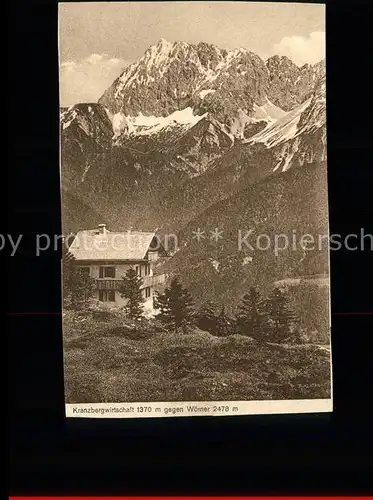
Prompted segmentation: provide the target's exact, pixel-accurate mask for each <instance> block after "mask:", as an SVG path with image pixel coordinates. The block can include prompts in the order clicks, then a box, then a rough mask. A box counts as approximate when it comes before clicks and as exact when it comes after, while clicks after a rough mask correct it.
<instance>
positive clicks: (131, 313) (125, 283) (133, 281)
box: [120, 268, 144, 320]
mask: <svg viewBox="0 0 373 500" xmlns="http://www.w3.org/2000/svg"><path fill="white" fill-rule="evenodd" d="M141 285H142V279H141V278H140V277H139V276H138V275H137V273H136V270H135V269H133V268H130V269H128V270H127V271H126V274H125V275H124V276H122V283H121V287H120V295H121V297H122V298H124V299H127V302H126V304H125V306H124V308H123V309H124V311H125V312H126V314H127V316H128V317H129V318H130V319H133V320H137V319H139V318H140V316H141V315H142V313H143V308H142V305H143V303H144V297H143V295H142V290H141Z"/></svg>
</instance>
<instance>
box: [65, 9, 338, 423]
mask: <svg viewBox="0 0 373 500" xmlns="http://www.w3.org/2000/svg"><path fill="white" fill-rule="evenodd" d="M324 17H325V6H324V5H321V4H302V3H282V2H278V3H275V2H273V3H268V2H263V3H261V2H121V3H120V2H118V3H116V2H110V3H109V2H94V3H84V2H83V3H73V2H68V3H60V4H59V58H60V64H59V74H60V171H61V197H62V223H63V224H62V227H63V242H64V244H63V257H62V295H63V303H62V308H63V310H62V319H63V343H64V377H65V404H66V416H67V417H77V418H82V417H83V418H143V417H169V416H171V417H173V416H176V417H186V416H222V415H227V416H232V415H251V414H287V413H316V412H331V411H332V383H331V380H332V377H331V372H332V369H331V344H330V328H331V323H330V281H329V224H328V193H327V151H326V150H327V147H326V90H325V19H324Z"/></svg>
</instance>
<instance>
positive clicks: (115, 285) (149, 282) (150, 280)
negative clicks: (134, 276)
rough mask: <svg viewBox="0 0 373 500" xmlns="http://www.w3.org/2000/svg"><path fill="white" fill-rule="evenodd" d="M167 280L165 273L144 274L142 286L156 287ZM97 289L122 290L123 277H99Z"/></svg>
mask: <svg viewBox="0 0 373 500" xmlns="http://www.w3.org/2000/svg"><path fill="white" fill-rule="evenodd" d="M164 282H165V275H164V274H158V275H156V276H142V284H141V288H146V287H154V286H157V285H162V284H163V283H164ZM96 283H97V290H120V288H121V286H122V279H121V278H117V279H114V278H110V279H108V278H98V279H96Z"/></svg>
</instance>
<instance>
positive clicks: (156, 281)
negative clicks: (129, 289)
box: [141, 274, 165, 288]
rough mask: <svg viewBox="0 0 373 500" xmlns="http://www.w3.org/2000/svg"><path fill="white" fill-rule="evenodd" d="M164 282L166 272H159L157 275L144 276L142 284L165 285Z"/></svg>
mask: <svg viewBox="0 0 373 500" xmlns="http://www.w3.org/2000/svg"><path fill="white" fill-rule="evenodd" d="M164 282H165V275H164V274H158V275H155V276H143V277H142V285H141V286H142V287H144V288H145V287H147V286H157V285H163V283H164Z"/></svg>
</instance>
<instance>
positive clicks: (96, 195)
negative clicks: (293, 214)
mask: <svg viewBox="0 0 373 500" xmlns="http://www.w3.org/2000/svg"><path fill="white" fill-rule="evenodd" d="M165 45H166V46H167V50H165ZM276 61H277V63H278V64H277V63H276ZM288 61H290V60H287V58H278V57H277V56H274V58H270V59H269V60H268V61H267V62H266V63H265V62H264V61H262V60H261V59H260V58H259V57H258V56H256V55H255V54H253V53H251V52H249V51H247V50H245V49H239V50H236V51H230V52H228V51H225V50H223V49H218V48H217V47H214V46H210V45H208V44H205V43H201V44H197V45H193V44H186V43H184V42H175V43H174V44H169V42H165V41H164V40H163V41H161V42H159V43H158V44H157V45H155V46H153V47H151V48H150V49H149V50H148V51H147V52H146V53H145V55H144V57H143V58H142V59H140V60H139V61H138V62H137V63H134V64H133V65H131V66H130V67H128V68H126V69H125V70H124V72H123V74H122V75H121V77H119V79H117V80H116V81H115V82H114V83H113V85H112V86H111V87H110V88H109V89H108V90H107V91H106V92H105V93H104V95H103V96H102V98H101V99H100V100H99V103H90V104H79V105H76V106H73V107H71V108H68V109H64V110H62V112H61V145H62V148H61V149H62V151H61V153H62V154H61V159H62V184H63V188H64V189H65V191H66V192H70V193H71V194H73V195H74V197H76V198H77V199H80V200H81V201H82V202H83V203H84V204H85V205H87V206H91V207H92V208H94V209H95V211H98V212H99V213H100V214H103V215H104V216H105V217H107V220H108V221H109V220H110V221H111V222H113V223H114V224H115V225H116V226H117V227H118V229H119V228H123V226H127V225H136V226H137V227H138V228H139V229H141V228H143V229H145V228H150V229H152V228H154V227H157V226H160V227H162V226H165V225H166V226H169V222H170V221H172V224H171V226H172V228H180V227H181V226H180V225H184V224H185V223H187V222H188V220H189V218H190V217H194V216H196V215H197V214H198V213H199V212H201V211H203V210H205V209H206V208H207V207H208V206H209V204H212V203H214V202H215V201H218V200H219V199H222V198H226V197H228V196H230V195H231V194H232V192H233V191H235V190H237V189H241V188H243V187H245V185H247V183H249V184H250V183H254V182H256V181H257V180H258V179H260V178H262V177H263V175H270V174H272V173H273V170H275V167H276V166H277V169H278V171H279V172H280V171H282V170H284V169H287V168H291V167H292V165H301V164H303V163H305V162H306V163H307V162H312V161H316V160H318V159H320V158H321V159H323V158H324V156H325V154H324V152H320V151H321V150H322V151H324V149H325V141H324V142H323V138H324V135H325V132H324V130H325V125H324V123H323V122H322V120H320V113H321V115H322V110H323V109H324V108H325V104H324V103H321V104H317V103H316V102H315V99H314V98H313V97H312V95H313V94H312V92H314V84H315V83H316V86H317V84H318V82H319V79H320V77H322V72H323V69H322V68H323V63H320V64H318V65H314V66H304V67H302V68H298V67H297V66H295V65H293V63H291V64H290V63H289V62H288ZM290 62H291V61H290ZM275 63H276V64H275ZM284 65H286V67H287V71H286V81H291V85H288V87H286V85H285V87H283V86H281V85H279V81H282V80H281V78H282V77H281V75H278V74H277V76H276V71H277V72H279V71H280V72H283V71H284V70H283V66H284ZM276 68H277V69H276ZM307 75H308V76H307ZM271 82H272V83H271ZM307 82H308V83H307ZM174 84H175V85H177V87H174ZM286 88H288V93H289V96H290V95H291V99H290V97H289V96H287V95H286ZM175 89H176V90H175ZM182 94H183V95H182ZM184 94H185V95H184ZM269 96H270V97H271V98H270V97H269ZM289 99H290V101H289ZM273 101H276V103H277V104H276V103H274V102H273ZM279 104H281V106H282V107H281V106H279ZM302 104H303V105H304V108H302V112H301V113H298V111H299V110H298V108H299V105H302ZM317 106H319V107H318V108H317ZM287 108H292V110H291V111H290V112H295V114H296V115H297V119H298V121H297V123H296V124H295V125H296V128H297V129H298V128H299V127H300V125H301V124H303V125H302V127H303V129H302V130H303V132H302V133H300V134H298V135H297V134H296V133H295V134H293V136H292V137H291V138H289V137H286V134H285V137H284V140H283V141H280V143H281V144H280V145H276V146H275V147H273V146H272V145H268V144H266V142H265V141H261V140H260V134H261V133H268V129H270V127H271V126H275V125H276V123H278V122H280V121H281V120H285V121H286V119H287V113H289V111H287V110H286V109H287ZM316 108H317V109H318V111H317V110H316ZM315 110H316V111H315ZM300 114H301V115H302V117H303V118H302V119H301V118H300ZM307 127H308V129H307ZM311 129H312V130H311ZM270 132H271V131H270V130H269V133H270ZM258 134H259V135H258ZM304 137H307V138H308V139H307V140H306V141H304V140H303V138H304ZM251 139H253V140H251ZM303 150H304V151H303ZM289 158H290V159H289ZM65 199H66V198H65ZM67 203H69V200H67Z"/></svg>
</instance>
